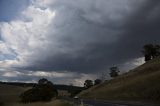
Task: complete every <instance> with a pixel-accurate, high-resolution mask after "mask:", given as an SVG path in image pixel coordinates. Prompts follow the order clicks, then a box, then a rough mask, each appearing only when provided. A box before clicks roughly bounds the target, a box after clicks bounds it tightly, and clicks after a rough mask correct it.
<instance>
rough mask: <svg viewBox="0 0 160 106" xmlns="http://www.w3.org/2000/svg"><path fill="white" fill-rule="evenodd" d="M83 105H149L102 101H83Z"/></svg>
mask: <svg viewBox="0 0 160 106" xmlns="http://www.w3.org/2000/svg"><path fill="white" fill-rule="evenodd" d="M83 103H84V104H87V105H88V106H150V105H140V104H129V103H112V102H104V101H94V100H83Z"/></svg>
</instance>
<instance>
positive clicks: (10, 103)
mask: <svg viewBox="0 0 160 106" xmlns="http://www.w3.org/2000/svg"><path fill="white" fill-rule="evenodd" d="M27 89H29V88H28V87H20V86H13V85H7V84H0V106H70V104H69V103H65V102H64V101H60V100H53V101H51V102H37V103H29V104H22V103H20V102H19V100H20V98H19V95H20V94H21V93H22V92H24V91H25V90H27Z"/></svg>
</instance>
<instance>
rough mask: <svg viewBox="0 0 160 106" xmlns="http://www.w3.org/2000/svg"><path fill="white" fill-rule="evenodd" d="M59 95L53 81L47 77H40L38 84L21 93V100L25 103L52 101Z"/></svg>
mask: <svg viewBox="0 0 160 106" xmlns="http://www.w3.org/2000/svg"><path fill="white" fill-rule="evenodd" d="M57 95H58V92H57V89H55V87H54V85H53V84H52V82H50V81H48V80H47V79H40V80H39V82H38V84H37V85H36V86H34V87H33V88H31V89H29V90H27V91H25V92H24V93H22V94H21V96H20V97H21V101H22V102H24V103H28V102H37V101H50V100H51V99H52V98H53V97H56V96H57Z"/></svg>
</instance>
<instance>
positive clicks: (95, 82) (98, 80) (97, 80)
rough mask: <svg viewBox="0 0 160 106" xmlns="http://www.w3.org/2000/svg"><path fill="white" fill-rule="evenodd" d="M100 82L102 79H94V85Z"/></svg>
mask: <svg viewBox="0 0 160 106" xmlns="http://www.w3.org/2000/svg"><path fill="white" fill-rule="evenodd" d="M100 83H102V80H100V79H96V80H95V81H94V85H98V84H100Z"/></svg>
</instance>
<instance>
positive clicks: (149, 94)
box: [79, 58, 160, 101]
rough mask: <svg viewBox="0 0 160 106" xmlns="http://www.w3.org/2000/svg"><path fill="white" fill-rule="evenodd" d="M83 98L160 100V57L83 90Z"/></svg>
mask: <svg viewBox="0 0 160 106" xmlns="http://www.w3.org/2000/svg"><path fill="white" fill-rule="evenodd" d="M79 96H81V97H83V98H92V99H93V98H97V99H104V100H132V101H146V100H147V101H160V58H157V59H154V60H151V61H149V62H148V63H145V64H143V65H142V66H140V67H138V68H136V69H134V70H131V71H130V72H128V73H126V74H124V75H121V76H119V77H117V78H115V79H113V80H110V81H106V82H105V83H103V84H101V85H98V86H95V87H93V88H91V89H89V90H86V91H84V92H82V93H81V94H80V95H79Z"/></svg>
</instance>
